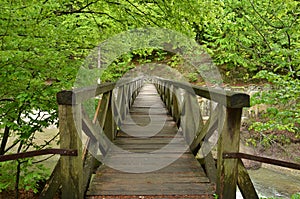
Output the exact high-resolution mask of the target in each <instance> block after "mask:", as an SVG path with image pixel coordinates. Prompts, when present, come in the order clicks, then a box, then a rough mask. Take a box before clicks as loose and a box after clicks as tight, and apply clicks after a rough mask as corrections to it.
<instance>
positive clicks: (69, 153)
mask: <svg viewBox="0 0 300 199" xmlns="http://www.w3.org/2000/svg"><path fill="white" fill-rule="evenodd" d="M49 154H58V155H62V156H77V150H70V149H42V150H37V151H27V152H23V153H15V154H9V155H0V162H4V161H9V160H16V159H21V158H31V157H35V156H40V155H49Z"/></svg>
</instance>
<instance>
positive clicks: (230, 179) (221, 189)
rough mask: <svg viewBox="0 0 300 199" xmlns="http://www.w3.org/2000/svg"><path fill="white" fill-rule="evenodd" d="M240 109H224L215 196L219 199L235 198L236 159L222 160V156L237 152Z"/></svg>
mask: <svg viewBox="0 0 300 199" xmlns="http://www.w3.org/2000/svg"><path fill="white" fill-rule="evenodd" d="M241 114H242V108H228V107H227V108H226V113H225V122H224V126H223V130H222V132H221V136H220V139H219V143H218V162H217V167H218V178H217V194H218V195H219V198H220V199H227V198H236V186H237V177H238V164H237V163H238V161H237V159H223V157H222V154H223V153H224V152H225V153H230V152H231V153H234V152H238V151H239V142H240V124H241Z"/></svg>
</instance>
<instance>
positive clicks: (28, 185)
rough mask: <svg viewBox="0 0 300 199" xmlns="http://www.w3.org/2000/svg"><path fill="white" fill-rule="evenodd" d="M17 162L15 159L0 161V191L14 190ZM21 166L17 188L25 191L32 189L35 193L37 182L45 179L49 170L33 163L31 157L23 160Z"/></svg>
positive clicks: (37, 186) (37, 187) (48, 174)
mask: <svg viewBox="0 0 300 199" xmlns="http://www.w3.org/2000/svg"><path fill="white" fill-rule="evenodd" d="M17 164H18V162H17V161H7V162H1V163H0V168H1V175H0V192H2V191H3V190H14V188H15V178H16V172H17V171H16V170H17V169H16V168H17ZM21 167H22V171H21V174H20V182H19V188H20V189H24V190H27V191H28V190H32V191H33V192H34V193H37V192H38V189H39V183H41V182H43V181H45V180H46V179H47V178H48V177H49V176H50V172H49V170H48V169H46V168H45V167H44V166H43V165H41V164H33V161H32V159H27V160H25V161H23V162H22V164H21Z"/></svg>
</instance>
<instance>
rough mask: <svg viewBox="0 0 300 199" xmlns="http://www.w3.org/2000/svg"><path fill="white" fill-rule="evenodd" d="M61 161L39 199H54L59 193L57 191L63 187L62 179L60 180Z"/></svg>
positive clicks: (58, 162)
mask: <svg viewBox="0 0 300 199" xmlns="http://www.w3.org/2000/svg"><path fill="white" fill-rule="evenodd" d="M60 164H61V163H60V159H59V160H58V161H57V163H56V165H55V167H54V170H53V172H52V173H51V176H50V178H49V179H48V180H47V183H46V185H45V186H44V188H43V190H42V192H41V194H40V195H39V198H43V199H53V198H54V196H55V195H56V193H57V190H58V189H59V187H60V186H61V178H60V172H61V169H60Z"/></svg>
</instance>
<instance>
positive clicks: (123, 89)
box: [0, 77, 300, 199]
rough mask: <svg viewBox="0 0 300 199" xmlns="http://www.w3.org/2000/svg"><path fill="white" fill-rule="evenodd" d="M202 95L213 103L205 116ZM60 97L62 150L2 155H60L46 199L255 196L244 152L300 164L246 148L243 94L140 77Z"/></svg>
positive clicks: (276, 162)
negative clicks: (243, 146) (242, 136)
mask: <svg viewBox="0 0 300 199" xmlns="http://www.w3.org/2000/svg"><path fill="white" fill-rule="evenodd" d="M201 98H207V99H209V100H210V101H211V110H210V116H209V119H208V120H205V121H204V119H203V118H202V116H201V111H200V108H199V100H200V101H201ZM57 102H58V104H59V131H60V147H61V148H60V149H44V150H39V151H30V152H25V153H18V154H10V155H2V156H0V162H1V161H8V160H15V159H19V158H27V157H33V156H37V155H45V154H60V155H61V157H60V159H59V161H58V162H57V165H56V167H55V168H54V170H53V172H52V174H51V176H50V178H49V180H48V182H47V183H46V185H45V187H44V189H43V191H42V192H41V194H40V198H43V199H44V198H46V199H47V198H49V199H52V198H57V196H59V198H63V199H81V198H90V199H92V198H101V199H105V198H132V199H134V198H153V199H154V198H166V199H167V198H215V197H217V198H220V199H231V198H235V197H236V189H237V187H239V190H240V191H241V193H242V195H243V197H244V198H246V199H256V198H258V196H257V193H256V191H255V189H254V186H253V184H252V182H251V179H250V177H249V175H248V173H247V170H246V169H245V167H244V165H243V162H242V161H241V158H244V159H250V160H254V161H260V162H265V163H268V164H273V165H278V166H284V167H288V168H292V169H298V170H300V165H299V164H295V163H289V162H284V161H280V160H274V159H269V158H264V157H258V156H253V155H249V154H243V153H239V141H240V123H241V114H242V109H243V107H248V106H249V96H248V95H246V94H243V93H235V92H229V91H226V92H225V91H223V90H222V89H212V88H203V87H199V86H191V85H188V84H185V83H182V82H177V81H171V80H167V79H162V78H158V77H139V78H135V79H122V80H120V81H119V82H118V83H105V84H101V85H97V86H91V87H85V88H80V89H74V90H70V91H61V92H59V93H58V94H57ZM95 102H96V103H95ZM95 104H96V106H95ZM94 106H95V107H96V108H95V109H93V108H94ZM88 110H95V111H88ZM83 141H84V142H83ZM212 151H213V152H214V154H213V153H212Z"/></svg>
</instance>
